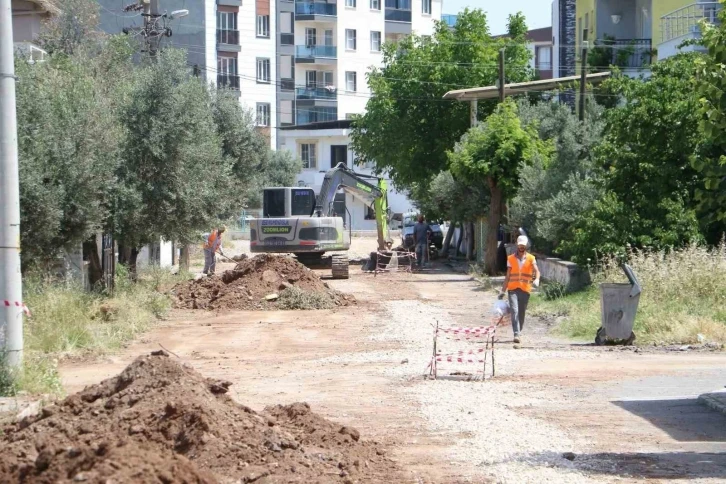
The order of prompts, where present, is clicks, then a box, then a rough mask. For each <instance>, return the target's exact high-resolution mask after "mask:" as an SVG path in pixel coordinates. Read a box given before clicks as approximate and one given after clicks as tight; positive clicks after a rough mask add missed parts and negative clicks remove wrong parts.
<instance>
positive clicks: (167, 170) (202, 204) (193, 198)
mask: <svg viewBox="0 0 726 484" xmlns="http://www.w3.org/2000/svg"><path fill="white" fill-rule="evenodd" d="M156 59H157V60H156V62H152V63H147V64H145V65H143V66H141V67H139V68H137V69H136V70H135V76H134V82H133V85H132V86H131V90H130V92H129V95H128V102H127V104H126V105H125V106H124V108H123V110H122V113H121V114H122V117H121V124H122V126H123V128H124V130H125V140H124V142H123V144H122V163H121V165H120V167H119V169H118V171H117V176H118V180H119V187H118V190H117V194H116V195H117V199H116V203H115V206H114V231H115V234H116V237H117V240H118V241H119V243H120V244H123V245H124V246H125V247H127V248H131V258H130V260H129V264H130V266H131V269H132V273H133V271H134V270H135V260H136V255H137V253H138V249H139V248H140V247H141V246H143V245H146V244H149V243H152V242H155V241H158V240H159V238H163V239H165V240H174V241H179V242H181V243H189V242H192V241H194V240H195V239H196V238H197V237H198V233H199V232H201V231H203V230H205V229H208V228H209V227H211V226H213V225H214V224H215V223H216V222H217V221H219V220H220V219H225V218H228V217H230V216H231V215H232V214H233V208H234V204H235V202H236V201H237V200H238V199H237V196H236V194H235V193H236V187H235V184H234V182H233V178H232V177H231V171H232V161H231V159H230V157H229V156H224V155H223V153H222V147H221V145H222V144H221V141H220V138H219V135H218V134H217V126H216V125H215V122H214V117H213V115H212V111H211V109H210V106H211V104H212V97H211V96H210V92H209V90H208V88H207V86H206V85H205V84H204V83H202V82H200V80H199V79H198V78H196V77H193V76H192V75H191V73H190V72H189V69H188V68H187V65H186V54H185V53H184V52H182V51H177V50H173V49H167V50H165V51H163V52H162V53H160V54H158V55H157V57H156Z"/></svg>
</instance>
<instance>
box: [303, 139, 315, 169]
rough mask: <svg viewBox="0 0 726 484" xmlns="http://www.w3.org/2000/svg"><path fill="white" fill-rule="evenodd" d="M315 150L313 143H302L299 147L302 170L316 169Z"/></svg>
mask: <svg viewBox="0 0 726 484" xmlns="http://www.w3.org/2000/svg"><path fill="white" fill-rule="evenodd" d="M316 148H317V145H316V144H315V143H303V144H301V145H300V159H301V160H302V162H303V168H306V169H311V168H317V166H318V160H317V157H316Z"/></svg>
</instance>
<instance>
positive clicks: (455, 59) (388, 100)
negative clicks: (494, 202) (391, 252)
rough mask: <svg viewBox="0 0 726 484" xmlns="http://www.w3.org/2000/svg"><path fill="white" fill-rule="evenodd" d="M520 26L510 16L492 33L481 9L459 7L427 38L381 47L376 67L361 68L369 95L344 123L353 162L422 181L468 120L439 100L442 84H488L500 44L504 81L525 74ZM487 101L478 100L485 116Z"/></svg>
mask: <svg viewBox="0 0 726 484" xmlns="http://www.w3.org/2000/svg"><path fill="white" fill-rule="evenodd" d="M526 32H527V27H526V25H525V23H524V19H523V17H522V16H521V15H516V16H511V17H510V24H509V38H498V39H494V38H492V36H491V35H490V33H489V26H488V23H487V18H486V15H485V14H484V12H482V11H481V10H469V9H466V10H465V11H464V12H463V13H462V14H460V15H459V16H458V19H457V23H456V25H455V26H454V28H453V29H450V28H449V27H448V26H447V25H445V24H444V23H438V24H437V26H436V29H435V31H434V34H433V36H432V37H431V38H428V37H423V36H417V35H411V36H408V37H406V38H404V39H403V40H401V41H400V42H398V43H386V44H385V45H384V47H383V67H382V68H373V69H372V70H371V71H370V73H369V74H368V76H367V78H368V84H369V86H370V88H371V93H372V96H371V99H370V100H369V101H368V103H367V105H366V112H365V114H363V115H362V116H360V117H358V118H357V119H356V120H355V121H354V123H353V128H352V131H351V139H352V145H353V149H354V150H355V152H356V154H357V156H358V157H359V161H360V162H361V163H367V162H371V163H373V164H374V166H375V168H376V171H377V172H379V173H383V172H386V173H388V174H389V175H390V176H391V178H392V179H393V181H394V183H395V184H396V185H397V186H399V187H402V188H412V187H413V184H414V183H419V184H423V185H426V184H428V182H429V181H430V180H431V179H432V178H433V177H434V176H436V175H438V174H439V173H440V172H441V171H445V170H447V169H448V165H449V159H448V158H447V154H446V153H447V151H449V150H451V149H452V148H453V147H454V144H455V143H456V142H457V141H458V140H459V139H460V138H461V136H462V135H463V134H464V133H466V131H467V129H468V128H469V126H470V123H469V105H468V103H460V102H455V101H446V100H444V99H442V98H443V95H444V94H445V93H446V92H447V91H450V90H454V89H462V88H465V87H473V86H487V85H493V84H494V83H495V81H496V79H497V63H498V51H499V49H500V48H503V47H506V64H507V68H506V74H507V81H508V82H520V81H524V80H527V79H529V78H530V77H531V69H530V68H529V67H528V62H529V53H528V51H527V49H526V47H525V35H526ZM494 106H495V103H494V102H488V103H484V102H482V103H480V104H479V116H480V117H486V116H487V115H488V114H489V113H491V112H492V110H493V109H494Z"/></svg>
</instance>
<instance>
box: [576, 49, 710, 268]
mask: <svg viewBox="0 0 726 484" xmlns="http://www.w3.org/2000/svg"><path fill="white" fill-rule="evenodd" d="M694 56H698V54H681V55H678V56H675V57H673V58H670V59H667V60H665V61H663V62H659V63H657V64H654V65H653V67H652V74H651V77H650V78H649V79H648V80H644V79H631V78H628V77H627V76H622V75H620V76H616V77H614V78H613V79H611V80H609V81H608V82H607V84H608V85H607V88H608V89H609V90H610V91H612V92H614V93H617V94H618V95H619V96H620V97H621V99H622V101H621V105H620V106H619V107H617V108H613V109H609V110H607V111H606V114H605V120H606V126H605V130H604V135H603V141H602V143H600V145H599V146H598V147H597V148H596V150H595V161H596V165H597V166H598V167H599V168H600V170H601V173H602V181H603V189H604V190H606V192H607V195H606V197H605V198H604V199H603V200H602V201H601V203H599V204H598V206H596V207H594V208H593V209H592V210H591V211H590V212H589V213H586V214H584V215H583V217H582V218H581V220H580V221H579V222H577V223H575V224H573V237H572V239H571V240H569V241H566V243H565V244H563V250H566V251H569V252H570V253H572V254H573V255H574V256H575V257H577V258H578V259H579V260H580V261H582V260H583V259H586V258H589V257H592V256H593V255H594V252H595V251H598V252H600V253H610V252H612V251H613V250H615V248H619V249H618V252H622V251H624V248H625V246H626V245H627V244H629V245H631V246H633V247H639V248H642V247H648V248H656V249H662V248H667V247H674V246H676V247H677V246H682V245H685V244H688V243H690V242H693V241H698V240H702V237H701V233H700V227H699V221H698V214H697V212H696V206H695V202H694V192H695V190H696V188H697V186H698V185H699V183H700V182H699V176H698V173H697V172H696V171H695V170H694V169H693V168H692V167H691V157H692V154H693V153H694V152H695V150H696V148H697V146H698V144H699V140H700V134H699V129H698V122H699V115H698V99H697V97H696V95H695V94H694V89H693V81H694Z"/></svg>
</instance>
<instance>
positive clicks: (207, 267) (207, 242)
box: [202, 225, 227, 275]
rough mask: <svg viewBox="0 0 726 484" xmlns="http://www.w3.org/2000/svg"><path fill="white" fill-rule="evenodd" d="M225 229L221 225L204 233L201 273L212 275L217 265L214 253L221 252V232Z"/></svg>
mask: <svg viewBox="0 0 726 484" xmlns="http://www.w3.org/2000/svg"><path fill="white" fill-rule="evenodd" d="M226 231H227V227H226V226H224V225H222V226H221V227H219V228H218V229H216V230H212V233H210V234H204V270H203V271H202V273H204V274H209V275H212V274H214V269H215V268H216V266H217V257H216V255H215V254H216V253H217V251H219V253H220V254H222V255H224V253H223V252H222V234H223V233H225V232H226Z"/></svg>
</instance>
